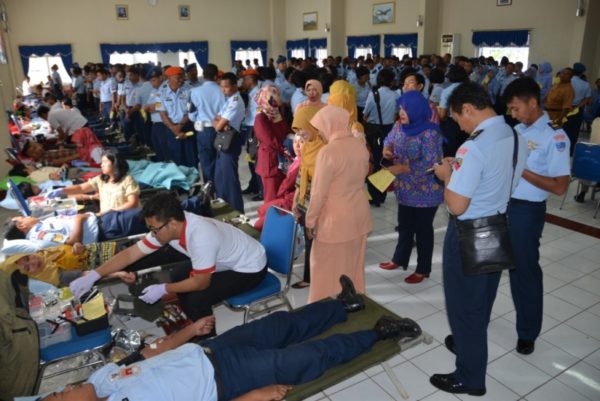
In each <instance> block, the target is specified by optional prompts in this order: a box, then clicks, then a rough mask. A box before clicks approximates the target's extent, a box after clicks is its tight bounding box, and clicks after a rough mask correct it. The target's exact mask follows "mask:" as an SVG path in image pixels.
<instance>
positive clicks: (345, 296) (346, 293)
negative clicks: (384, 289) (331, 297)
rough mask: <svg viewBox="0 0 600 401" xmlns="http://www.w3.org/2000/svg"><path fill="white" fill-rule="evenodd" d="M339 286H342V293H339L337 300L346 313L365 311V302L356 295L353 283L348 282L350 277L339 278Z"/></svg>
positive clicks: (342, 276) (343, 275)
mask: <svg viewBox="0 0 600 401" xmlns="http://www.w3.org/2000/svg"><path fill="white" fill-rule="evenodd" d="M340 285H341V286H342V292H340V293H339V295H338V296H337V299H338V300H339V301H341V302H342V304H343V305H344V309H345V310H346V312H348V313H350V312H357V311H359V310H363V309H365V301H364V300H363V298H362V297H361V296H360V295H359V294H357V293H356V289H355V288H354V283H353V282H352V280H350V277H348V276H346V275H345V274H342V275H341V276H340Z"/></svg>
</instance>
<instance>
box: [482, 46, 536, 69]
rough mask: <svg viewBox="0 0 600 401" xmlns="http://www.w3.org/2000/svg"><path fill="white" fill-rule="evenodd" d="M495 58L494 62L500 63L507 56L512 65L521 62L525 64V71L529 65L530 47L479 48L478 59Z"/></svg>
mask: <svg viewBox="0 0 600 401" xmlns="http://www.w3.org/2000/svg"><path fill="white" fill-rule="evenodd" d="M481 56H483V57H493V58H494V60H496V61H500V60H501V59H502V57H504V56H506V57H508V59H509V60H510V61H511V62H512V63H516V62H517V61H520V62H521V63H523V71H525V70H526V69H527V68H528V65H529V46H525V47H478V48H477V57H481Z"/></svg>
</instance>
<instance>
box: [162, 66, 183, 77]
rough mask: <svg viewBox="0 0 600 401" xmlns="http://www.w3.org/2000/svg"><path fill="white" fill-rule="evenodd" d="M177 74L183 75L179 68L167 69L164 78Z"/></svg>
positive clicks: (181, 69)
mask: <svg viewBox="0 0 600 401" xmlns="http://www.w3.org/2000/svg"><path fill="white" fill-rule="evenodd" d="M179 74H182V75H183V68H181V67H169V68H167V70H166V71H165V76H167V77H172V76H173V75H179Z"/></svg>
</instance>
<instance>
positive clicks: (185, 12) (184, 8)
mask: <svg viewBox="0 0 600 401" xmlns="http://www.w3.org/2000/svg"><path fill="white" fill-rule="evenodd" d="M179 19H190V6H189V5H188V4H180V5H179Z"/></svg>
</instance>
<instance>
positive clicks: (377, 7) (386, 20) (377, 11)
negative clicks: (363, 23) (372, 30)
mask: <svg viewBox="0 0 600 401" xmlns="http://www.w3.org/2000/svg"><path fill="white" fill-rule="evenodd" d="M394 5H395V4H394V2H393V1H391V2H387V3H375V4H373V25H379V24H393V23H394V17H395V12H394Z"/></svg>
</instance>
